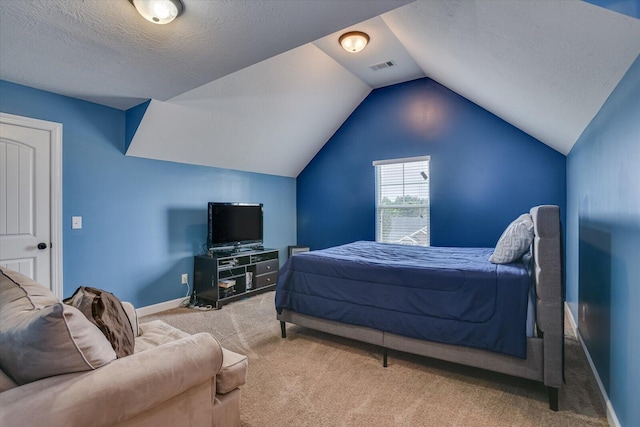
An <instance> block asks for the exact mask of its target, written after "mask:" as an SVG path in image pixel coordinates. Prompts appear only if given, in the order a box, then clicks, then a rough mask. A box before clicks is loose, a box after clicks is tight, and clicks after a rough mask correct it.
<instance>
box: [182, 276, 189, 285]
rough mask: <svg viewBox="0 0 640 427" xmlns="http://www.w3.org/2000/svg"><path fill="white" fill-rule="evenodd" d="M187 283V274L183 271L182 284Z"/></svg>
mask: <svg viewBox="0 0 640 427" xmlns="http://www.w3.org/2000/svg"><path fill="white" fill-rule="evenodd" d="M187 283H189V274H188V273H184V274H183V275H182V284H183V285H186V284H187Z"/></svg>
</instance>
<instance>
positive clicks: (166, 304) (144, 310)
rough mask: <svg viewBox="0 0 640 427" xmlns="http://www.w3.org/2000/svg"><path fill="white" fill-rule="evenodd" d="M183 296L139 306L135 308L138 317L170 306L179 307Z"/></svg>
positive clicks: (168, 308)
mask: <svg viewBox="0 0 640 427" xmlns="http://www.w3.org/2000/svg"><path fill="white" fill-rule="evenodd" d="M184 300H185V297H182V298H176V299H172V300H170V301H165V302H160V303H158V304H152V305H148V306H146V307H140V308H137V309H136V313H137V314H138V317H142V316H148V315H150V314H155V313H160V312H161V311H165V310H170V309H172V308H178V307H180V304H182V301H184Z"/></svg>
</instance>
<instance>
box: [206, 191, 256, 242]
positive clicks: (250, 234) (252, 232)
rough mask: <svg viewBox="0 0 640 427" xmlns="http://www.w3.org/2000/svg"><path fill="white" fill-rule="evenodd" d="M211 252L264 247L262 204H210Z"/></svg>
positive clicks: (208, 236)
mask: <svg viewBox="0 0 640 427" xmlns="http://www.w3.org/2000/svg"><path fill="white" fill-rule="evenodd" d="M208 211H209V221H208V222H209V227H208V235H207V245H208V247H209V250H216V249H218V250H220V249H228V248H235V249H239V248H240V247H249V246H260V245H262V220H263V218H262V203H260V204H249V203H218V202H209V209H208Z"/></svg>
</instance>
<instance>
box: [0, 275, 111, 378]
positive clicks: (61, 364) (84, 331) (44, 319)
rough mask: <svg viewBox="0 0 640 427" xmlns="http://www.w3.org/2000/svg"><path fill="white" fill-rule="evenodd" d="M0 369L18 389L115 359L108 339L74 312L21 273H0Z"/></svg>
mask: <svg viewBox="0 0 640 427" xmlns="http://www.w3.org/2000/svg"><path fill="white" fill-rule="evenodd" d="M0 312H2V316H0V342H1V343H2V351H0V366H2V370H3V371H4V372H5V373H6V374H7V375H8V376H10V377H11V378H12V379H13V381H15V382H16V383H17V384H20V385H22V384H26V383H29V382H32V381H36V380H39V379H41V378H46V377H51V376H54V375H61V374H67V373H71V372H81V371H88V370H91V369H96V368H98V367H100V366H103V365H106V364H107V363H109V362H111V361H113V360H115V358H116V354H115V352H114V351H113V348H111V344H110V343H109V340H107V339H106V338H105V336H104V335H102V332H100V330H99V329H98V328H97V327H96V326H95V325H94V324H93V323H91V322H90V321H89V320H88V319H87V318H86V317H85V316H84V314H82V313H81V312H80V311H79V310H78V309H76V308H75V307H71V306H69V305H66V304H63V303H62V302H60V301H59V300H58V299H57V298H56V297H55V295H53V293H52V292H51V291H50V290H49V289H47V288H45V287H44V286H41V285H39V284H38V283H37V282H35V281H33V280H31V279H29V278H28V277H26V276H23V275H22V274H19V273H16V272H14V271H11V270H8V269H4V268H1V269H0Z"/></svg>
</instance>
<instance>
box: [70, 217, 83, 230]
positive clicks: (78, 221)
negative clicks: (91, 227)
mask: <svg viewBox="0 0 640 427" xmlns="http://www.w3.org/2000/svg"><path fill="white" fill-rule="evenodd" d="M71 228H72V229H74V230H80V229H81V228H82V217H81V216H72V217H71Z"/></svg>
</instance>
